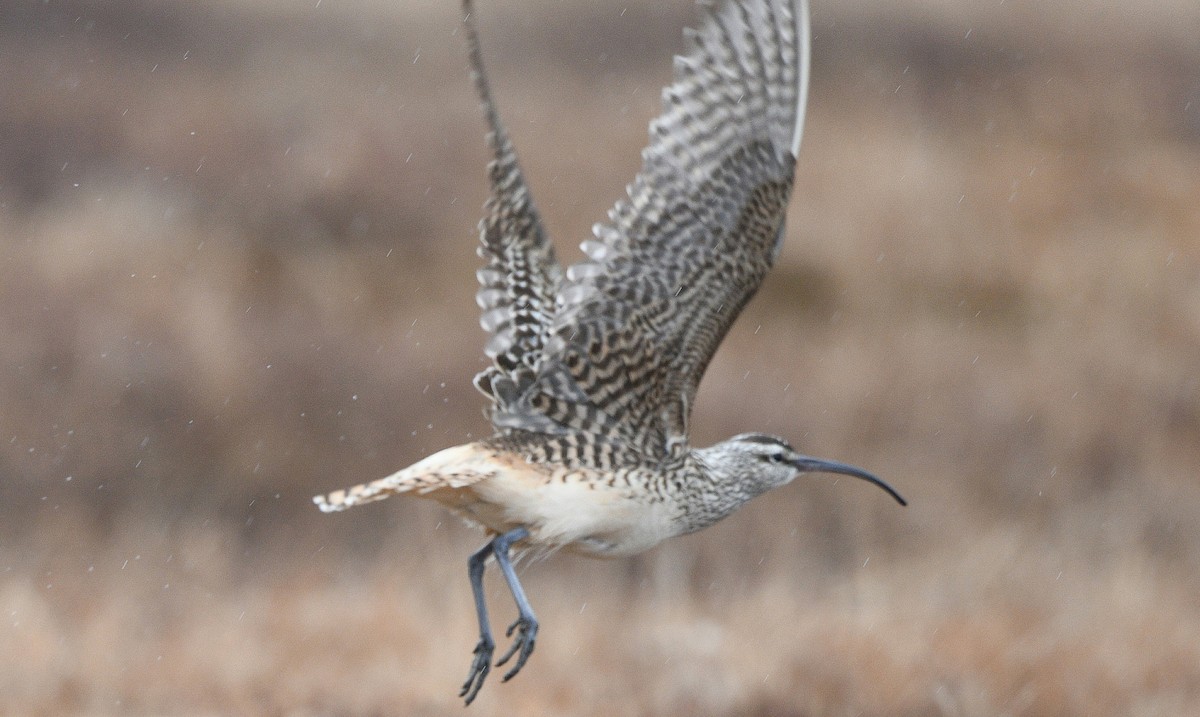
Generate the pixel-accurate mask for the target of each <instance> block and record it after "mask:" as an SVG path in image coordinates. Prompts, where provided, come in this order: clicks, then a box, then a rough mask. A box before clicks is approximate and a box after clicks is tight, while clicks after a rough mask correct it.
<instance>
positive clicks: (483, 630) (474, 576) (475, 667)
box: [458, 538, 507, 704]
mask: <svg viewBox="0 0 1200 717" xmlns="http://www.w3.org/2000/svg"><path fill="white" fill-rule="evenodd" d="M496 540H499V538H496V539H495V540H493V541H490V542H488V543H487V544H486V545H484V546H483V547H482V548H480V549H479V550H477V551H475V553H473V554H472V555H471V557H470V558H468V559H467V576H468V577H469V578H470V579H471V591H472V592H473V593H475V615H476V617H478V618H479V644H477V645H475V660H474V661H473V662H471V672H470V674H468V675H467V681H466V682H464V683H463V686H462V689H461V690H460V691H459V693H458V696H459V697H465V698H466V700H467V704H471V701H472V700H474V699H475V695H477V694H479V688H480V687H483V680H484V678H486V677H487V674H488V672H489V671H491V669H492V651H493V650H494V649H496V643H495V642H494V641H493V640H492V629H491V627H490V626H489V624H488V614H487V603H485V602H484V599H483V567H484V565H485V563H486V562H487V559H488V556H489V555H491V554H492V552H493V550H494V548H493V545H494V544H495V542H496ZM505 549H506V550H507V546H505Z"/></svg>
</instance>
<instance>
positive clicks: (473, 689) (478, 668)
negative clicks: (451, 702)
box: [458, 639, 496, 705]
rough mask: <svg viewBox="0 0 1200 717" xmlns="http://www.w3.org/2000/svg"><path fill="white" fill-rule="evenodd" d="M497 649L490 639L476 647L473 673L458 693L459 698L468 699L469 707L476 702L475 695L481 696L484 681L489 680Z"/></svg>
mask: <svg viewBox="0 0 1200 717" xmlns="http://www.w3.org/2000/svg"><path fill="white" fill-rule="evenodd" d="M495 647H496V646H495V643H493V642H492V641H491V640H488V639H482V640H480V641H479V644H478V645H476V646H475V659H474V660H473V661H472V662H471V672H470V673H469V674H468V675H467V681H466V682H464V683H463V686H462V689H461V690H459V692H458V696H459V697H464V698H466V700H467V704H468V705H469V704H471V702H473V701H474V700H475V695H477V694H479V688H480V687H483V681H484V680H485V679H487V676H488V672H491V670H492V651H493V650H494V649H495Z"/></svg>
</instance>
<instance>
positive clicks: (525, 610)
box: [492, 527, 538, 682]
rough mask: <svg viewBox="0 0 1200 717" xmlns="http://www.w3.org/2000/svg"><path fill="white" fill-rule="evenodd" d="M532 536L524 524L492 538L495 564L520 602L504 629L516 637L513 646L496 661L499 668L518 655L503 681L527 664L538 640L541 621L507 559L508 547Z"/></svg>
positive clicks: (507, 633) (516, 600)
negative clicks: (535, 615)
mask: <svg viewBox="0 0 1200 717" xmlns="http://www.w3.org/2000/svg"><path fill="white" fill-rule="evenodd" d="M527 537H529V531H528V530H526V529H525V528H524V527H520V528H516V529H515V530H510V531H508V532H507V533H505V534H504V535H501V536H499V537H497V538H496V539H495V540H493V541H492V548H493V551H494V554H495V556H496V564H497V565H499V566H500V572H501V573H503V574H504V580H505V581H506V582H507V583H508V589H509V590H510V591H511V592H512V596H513V601H515V602H516V603H517V620H516V622H514V623H513V624H511V625H509V626H508V630H506V631H505V633H504V635H505V636H506V637H512V634H513V632H514V631H516V633H517V637H516V638H515V639H514V640H513V643H512V646H511V647H509V648H508V652H506V653H504V656H503V657H501V658H500V659H499V660H496V667H499V666H501V665H503V664H504V663H506V662H508V661H509V659H510V658H512V656H513V655H517V664H515V665H513V667H512V669H511V670H509V671H508V673H507V674H506V675H504V681H505V682H508V681H509V680H511V679H512V678H513V677H515V676H516V674H517V673H518V672H520V671H521V668H522V667H524V666H525V661H526V660H528V659H529V656H530V655H532V654H533V645H534V641H535V640H536V639H537V631H538V622H537V618H536V617H534V616H533V608H531V607H530V606H529V600H528V599H527V598H526V597H525V590H524V589H523V588H522V587H521V581H520V580H518V579H517V573H516V571H514V570H513V566H512V561H510V560H509V558H508V548H509V546H510V545H512V544H513V543H515V542H517V541H518V540H522V539H524V538H527Z"/></svg>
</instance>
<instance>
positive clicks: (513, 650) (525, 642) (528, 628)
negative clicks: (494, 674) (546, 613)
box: [496, 617, 538, 682]
mask: <svg viewBox="0 0 1200 717" xmlns="http://www.w3.org/2000/svg"><path fill="white" fill-rule="evenodd" d="M514 631H516V632H517V637H516V639H515V640H513V643H512V645H511V646H509V648H508V651H507V652H505V653H504V655H503V656H501V657H500V659H499V660H496V667H500V666H501V665H503V664H504V663H506V662H508V661H509V660H510V659H512V656H513V655H517V663H516V664H515V665H513V667H512V669H511V670H509V671H508V672H507V673H506V674H505V675H504V679H503V680H502V681H503V682H508V681H509V680H511V679H512V678H513V677H516V675H517V673H518V672H520V671H521V668H522V667H524V666H525V662H526V661H527V660H528V659H529V656H530V655H532V654H533V647H534V643H535V642H536V640H537V631H538V623H537V620H534V619H531V618H524V617H519V618H517V620H516V622H514V623H513V624H511V625H509V626H508V629H507V630H505V631H504V636H505V637H512V634H513V632H514ZM518 651H519V652H520V654H519V655H518Z"/></svg>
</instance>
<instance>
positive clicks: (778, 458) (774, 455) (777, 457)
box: [767, 453, 784, 463]
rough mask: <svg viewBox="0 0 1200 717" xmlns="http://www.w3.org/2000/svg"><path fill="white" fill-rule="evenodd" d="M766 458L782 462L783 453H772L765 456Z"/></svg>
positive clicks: (773, 461)
mask: <svg viewBox="0 0 1200 717" xmlns="http://www.w3.org/2000/svg"><path fill="white" fill-rule="evenodd" d="M767 460H769V461H771V462H772V463H783V460H784V459H783V454H782V453H772V454H771V455H769V456H767Z"/></svg>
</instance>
